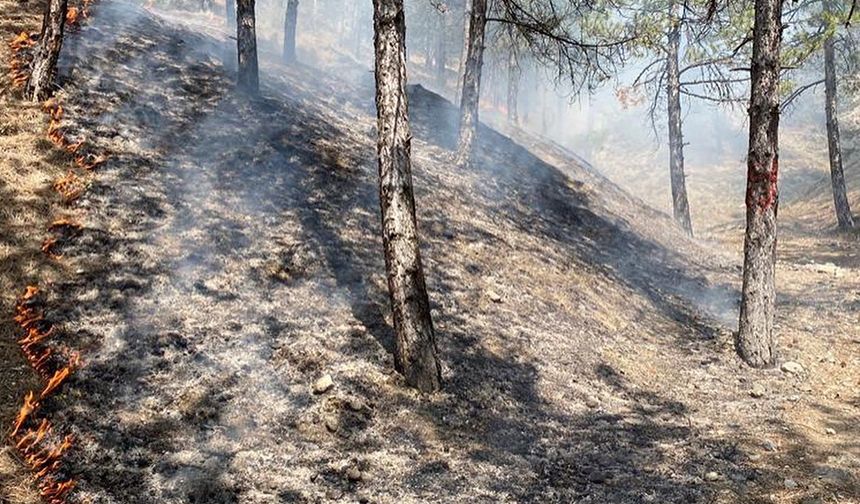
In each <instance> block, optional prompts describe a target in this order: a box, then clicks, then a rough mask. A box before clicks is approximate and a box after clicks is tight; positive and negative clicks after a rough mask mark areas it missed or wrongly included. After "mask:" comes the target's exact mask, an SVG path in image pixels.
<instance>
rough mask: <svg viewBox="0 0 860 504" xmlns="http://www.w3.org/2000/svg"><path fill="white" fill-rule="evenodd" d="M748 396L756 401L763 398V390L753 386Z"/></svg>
mask: <svg viewBox="0 0 860 504" xmlns="http://www.w3.org/2000/svg"><path fill="white" fill-rule="evenodd" d="M750 396H752V397H754V398H756V399H759V398H762V397H764V389H763V388H761V387H759V386H755V387H753V388H752V390H750Z"/></svg>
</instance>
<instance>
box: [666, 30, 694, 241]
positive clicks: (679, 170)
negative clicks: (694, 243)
mask: <svg viewBox="0 0 860 504" xmlns="http://www.w3.org/2000/svg"><path fill="white" fill-rule="evenodd" d="M680 42H681V29H680V24H679V23H678V21H677V20H675V21H674V23H673V26H672V28H671V29H670V30H669V37H668V44H667V45H666V96H667V97H668V104H667V105H668V107H667V110H668V114H667V115H668V117H669V177H670V180H671V184H672V213H673V214H674V217H675V222H677V223H678V225H679V226H681V229H683V230H684V232H685V233H687V234H688V235H689V236H693V225H692V223H691V222H690V203H689V201H688V199H687V181H686V177H685V175H684V132H683V128H682V119H681V73H680V70H679V68H678V48H679V47H680Z"/></svg>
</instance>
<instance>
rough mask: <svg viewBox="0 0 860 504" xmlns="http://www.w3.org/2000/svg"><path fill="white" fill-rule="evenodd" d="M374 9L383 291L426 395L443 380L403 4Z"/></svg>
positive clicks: (404, 362) (379, 1) (381, 0)
mask: <svg viewBox="0 0 860 504" xmlns="http://www.w3.org/2000/svg"><path fill="white" fill-rule="evenodd" d="M373 7H374V9H373V21H374V33H375V36H374V46H375V55H376V114H377V116H376V117H377V122H376V125H377V126H376V127H377V132H378V140H377V152H378V155H379V204H380V207H381V211H382V242H383V246H384V249H385V268H386V271H387V276H388V291H389V295H390V298H391V308H392V312H393V314H394V331H395V342H396V352H395V356H394V357H395V363H396V366H397V369H398V371H400V372H401V373H402V374H403V376H404V377H405V378H406V381H407V383H409V384H410V385H412V386H413V387H416V388H418V389H419V390H422V391H425V392H431V391H434V390H438V389H439V388H440V387H441V380H442V378H441V368H440V366H439V359H438V357H437V350H436V336H435V333H434V331H433V322H432V320H431V318H430V302H429V300H428V298H427V288H426V287H425V284H424V270H423V268H422V266H421V253H420V250H419V247H418V229H417V224H416V221H415V198H414V196H413V192H412V167H411V160H410V156H411V150H412V135H411V133H410V131H409V110H408V105H407V98H406V45H405V39H406V21H405V17H404V12H403V0H373Z"/></svg>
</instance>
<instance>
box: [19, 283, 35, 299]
mask: <svg viewBox="0 0 860 504" xmlns="http://www.w3.org/2000/svg"><path fill="white" fill-rule="evenodd" d="M38 293H39V288H38V287H36V286H35V285H28V286H27V288H26V289H24V294H22V295H21V299H23V300H24V301H28V300H30V299H33V298H34V297H36V295H37V294H38Z"/></svg>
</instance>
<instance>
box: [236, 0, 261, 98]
mask: <svg viewBox="0 0 860 504" xmlns="http://www.w3.org/2000/svg"><path fill="white" fill-rule="evenodd" d="M236 5H237V10H236V17H237V23H236V45H237V48H238V51H239V75H238V83H239V89H240V90H241V91H244V92H246V93H249V94H252V95H255V94H257V93H259V92H260V70H259V67H258V64H257V29H256V18H255V14H254V0H237V4H236Z"/></svg>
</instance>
